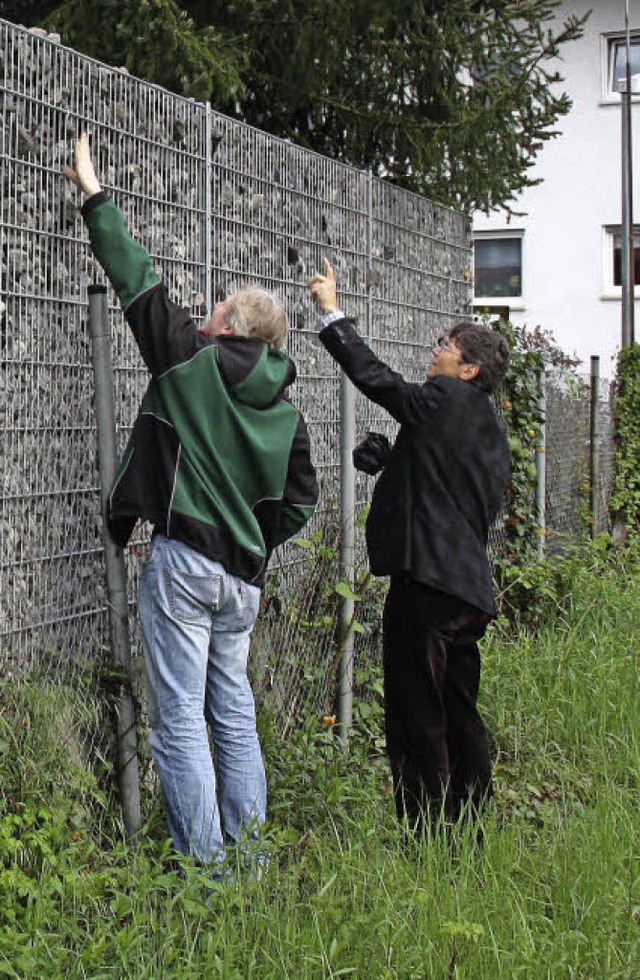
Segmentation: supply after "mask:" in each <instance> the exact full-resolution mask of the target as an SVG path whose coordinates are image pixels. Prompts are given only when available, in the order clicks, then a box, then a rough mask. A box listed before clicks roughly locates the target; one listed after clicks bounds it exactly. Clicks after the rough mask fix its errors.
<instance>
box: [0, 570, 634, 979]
mask: <svg viewBox="0 0 640 980" xmlns="http://www.w3.org/2000/svg"><path fill="white" fill-rule="evenodd" d="M594 562H595V563H596V564H595V565H594V564H593V563H594ZM596 569H597V571H596ZM554 574H556V573H555V572H554ZM558 575H559V578H558V583H559V586H560V588H559V592H558V594H557V596H558V598H557V599H553V602H555V603H556V608H557V610H558V611H559V615H558V616H557V617H556V618H554V619H553V620H550V621H549V622H548V624H547V625H545V626H543V627H540V628H537V629H536V630H535V631H534V630H529V631H525V630H523V628H522V626H521V629H520V635H519V636H516V635H515V633H514V630H513V628H512V627H509V628H508V629H507V628H506V627H505V626H503V625H502V624H498V625H497V627H496V628H494V629H493V631H492V634H491V636H490V637H489V638H488V643H487V644H486V645H485V658H484V679H483V688H482V708H483V711H484V712H485V715H486V716H487V717H488V720H489V725H490V729H491V731H492V732H493V735H494V740H495V750H496V787H497V798H496V800H495V802H494V804H493V805H492V807H491V809H490V810H489V811H488V813H487V815H486V817H485V819H484V826H483V829H484V842H485V843H484V848H483V849H482V851H481V852H480V853H478V851H477V850H476V849H475V848H474V847H473V841H472V839H471V836H470V835H469V834H468V833H466V832H461V835H460V839H459V841H458V847H457V848H456V849H455V853H454V852H452V850H451V849H449V848H446V847H444V846H442V844H441V842H440V841H439V840H438V839H437V838H434V839H433V840H432V841H430V842H429V843H428V844H426V845H425V844H417V843H416V844H409V845H405V846H403V845H402V843H401V841H400V838H399V834H398V828H397V826H396V822H395V816H394V807H393V801H392V798H391V797H390V795H389V785H388V772H387V768H386V764H385V762H384V759H383V757H382V756H381V755H380V752H379V750H377V748H376V745H377V744H378V742H377V740H379V739H380V737H381V733H380V715H379V713H378V714H376V711H373V712H372V714H370V715H369V716H367V714H366V712H365V713H363V714H362V717H361V722H362V727H361V728H360V729H359V730H358V731H356V732H355V733H354V737H353V738H352V740H351V743H350V749H349V752H348V753H347V754H345V752H344V750H343V746H342V743H341V742H340V741H339V740H338V739H337V738H336V737H335V736H334V734H333V732H332V729H331V727H326V728H323V727H322V726H321V724H320V722H319V719H318V721H317V722H316V721H314V722H311V721H310V722H309V723H308V724H307V725H306V726H304V727H303V728H302V729H300V730H298V731H296V732H293V733H291V734H290V736H289V738H288V739H287V740H286V741H285V740H282V738H281V737H280V736H279V735H278V732H277V728H276V726H275V725H274V724H273V723H272V722H271V721H270V720H269V719H268V718H262V720H261V727H262V732H261V735H262V739H263V744H264V747H265V752H266V755H267V769H268V773H269V776H270V794H271V795H270V800H271V802H270V824H269V825H268V826H267V828H266V829H265V840H264V842H263V843H264V844H265V845H268V847H269V849H270V851H271V854H272V860H271V862H270V864H269V866H268V868H267V869H266V870H265V873H264V874H263V875H262V877H260V878H256V877H255V876H253V877H252V876H251V875H247V874H244V873H240V874H238V875H237V877H236V879H235V880H234V881H230V882H227V883H226V884H225V885H224V886H223V887H215V886H213V885H212V883H211V882H210V881H209V880H208V878H207V876H206V875H205V874H203V873H202V871H201V870H198V869H196V868H193V867H191V866H190V865H189V863H188V862H181V864H180V867H176V861H175V856H174V855H173V854H172V852H171V850H170V848H169V846H168V844H167V842H166V841H165V839H164V830H163V827H162V820H161V814H160V811H159V809H157V810H156V811H154V813H153V815H152V818H151V821H150V824H149V826H148V828H147V832H146V833H145V835H144V836H143V839H142V842H141V844H140V846H139V847H138V848H137V849H135V850H134V849H131V848H130V847H128V846H126V845H125V843H124V842H123V839H122V835H121V834H120V832H119V829H118V825H117V821H116V820H115V819H114V817H113V805H112V802H111V801H110V799H109V798H108V797H106V796H105V795H104V791H103V789H102V787H101V785H100V781H99V780H97V779H96V778H95V776H94V775H93V773H92V771H91V769H90V768H89V767H88V766H87V764H86V758H85V755H84V750H82V751H81V745H82V742H81V740H80V741H78V733H79V732H80V731H81V728H82V725H79V724H78V720H77V719H78V718H82V717H83V712H84V713H85V714H86V711H87V710H88V708H87V704H86V698H85V697H84V695H82V693H80V695H78V694H76V693H75V692H74V691H73V690H71V689H70V688H65V689H64V691H63V690H62V689H58V690H57V691H56V690H51V689H49V688H48V687H47V685H45V684H43V683H40V682H38V683H36V684H35V685H33V686H31V687H29V685H26V684H23V685H17V686H16V685H13V686H12V687H11V688H9V686H8V685H4V686H3V687H2V688H1V689H0V716H1V720H0V778H1V780H2V784H1V785H2V792H1V794H0V893H1V894H2V896H3V901H2V903H1V904H0V975H4V976H9V977H20V978H22V977H34V978H35V977H37V978H65V980H72V978H84V977H88V978H92V980H102V978H108V977H109V978H112V977H118V978H121V977H127V978H141V980H142V978H145V980H148V978H163V980H165V978H174V977H175V978H180V980H184V978H186V980H190V978H194V980H195V978H202V977H207V978H216V977H220V978H224V980H235V978H237V980H246V978H253V977H256V978H260V980H263V978H264V980H270V978H274V980H276V978H277V980H282V978H292V980H294V978H295V980H306V978H310V980H311V978H325V977H326V978H330V977H345V976H346V977H356V978H361V980H362V978H365V980H368V978H376V980H377V978H387V980H388V978H396V977H397V978H402V980H410V978H414V980H427V978H428V980H431V978H437V980H440V978H442V980H445V978H446V980H448V978H454V977H455V978H468V980H471V978H473V980H477V978H480V980H484V978H486V980H503V978H504V980H512V978H517V977H523V978H526V980H530V978H532V980H537V978H540V980H543V978H544V980H547V978H556V977H557V978H565V977H566V978H582V980H587V978H594V980H595V978H597V980H601V978H603V980H633V978H634V977H636V976H638V975H639V973H638V963H639V962H640V868H639V866H638V850H639V836H640V834H639V830H638V819H637V813H638V803H639V800H638V783H639V772H640V713H639V712H638V710H637V705H638V694H639V693H640V690H639V687H640V685H639V680H638V678H639V670H638V668H639V666H640V663H639V660H638V657H639V651H640V617H639V616H638V602H637V594H638V585H639V584H640V577H639V575H638V571H637V569H635V570H634V569H633V568H631V567H618V568H616V567H612V566H611V564H610V563H609V562H608V561H604V559H603V558H602V557H601V556H596V558H590V559H589V560H588V561H584V560H579V559H578V558H577V557H576V556H573V557H569V558H567V560H566V563H565V565H564V567H563V568H562V569H561V573H560V571H559V572H558ZM366 670H367V671H369V673H368V674H367V676H365V677H362V678H361V679H360V680H361V681H362V688H363V689H366V688H367V687H369V686H370V685H371V684H374V683H375V682H376V679H375V676H374V674H373V672H372V671H373V668H371V667H367V668H366ZM63 703H64V705H65V711H66V714H64V715H63V714H62V704H63ZM356 707H357V706H356ZM376 710H377V709H376ZM24 718H27V719H28V723H27V724H23V719H24ZM56 719H57V721H56ZM74 719H75V721H74ZM68 729H69V730H71V731H73V732H75V735H74V737H73V738H65V736H64V732H66V731H67V730H68Z"/></svg>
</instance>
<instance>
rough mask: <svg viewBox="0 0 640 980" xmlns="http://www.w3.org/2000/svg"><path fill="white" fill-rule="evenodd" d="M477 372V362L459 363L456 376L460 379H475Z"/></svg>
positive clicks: (478, 369)
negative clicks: (458, 370)
mask: <svg viewBox="0 0 640 980" xmlns="http://www.w3.org/2000/svg"><path fill="white" fill-rule="evenodd" d="M479 374H480V368H479V366H478V365H477V364H461V365H460V372H459V374H458V377H459V378H460V380H461V381H475V379H476V378H477V377H478V375H479Z"/></svg>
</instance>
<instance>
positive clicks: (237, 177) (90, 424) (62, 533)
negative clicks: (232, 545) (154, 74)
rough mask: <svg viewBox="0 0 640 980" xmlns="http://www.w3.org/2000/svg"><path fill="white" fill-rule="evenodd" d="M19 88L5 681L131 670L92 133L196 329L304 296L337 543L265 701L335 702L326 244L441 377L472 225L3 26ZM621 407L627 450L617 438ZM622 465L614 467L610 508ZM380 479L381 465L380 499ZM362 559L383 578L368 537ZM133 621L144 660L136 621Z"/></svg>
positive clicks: (306, 340) (564, 518) (383, 424)
mask: <svg viewBox="0 0 640 980" xmlns="http://www.w3.org/2000/svg"><path fill="white" fill-rule="evenodd" d="M0 97H1V100H2V120H3V125H2V129H1V131H0V184H1V186H2V189H3V193H2V202H1V211H0V224H1V226H2V234H3V250H2V266H1V281H0V302H1V306H0V313H1V315H2V319H1V322H0V358H1V366H0V433H1V436H0V437H1V440H2V447H1V450H0V468H1V496H0V536H1V539H2V547H1V548H0V644H1V647H0V668H1V669H2V671H3V672H4V674H5V676H6V675H7V673H8V672H10V671H15V672H18V671H22V670H25V669H39V670H41V671H42V673H43V676H46V677H47V678H49V679H50V680H51V681H52V682H56V679H60V683H62V678H64V679H65V681H71V682H72V683H73V684H74V685H75V686H77V684H78V683H80V682H82V683H85V684H86V683H93V680H92V679H93V678H94V677H95V678H100V677H101V676H102V673H103V672H102V670H101V669H99V670H96V667H101V665H103V664H108V663H109V653H108V648H109V641H108V636H107V616H106V596H105V589H104V585H103V568H102V546H101V538H100V504H99V490H98V485H97V466H96V459H95V455H96V429H95V420H94V414H93V405H92V396H93V377H92V368H91V352H90V339H89V331H88V328H87V288H88V286H89V285H90V284H92V283H94V282H100V281H102V278H103V277H102V273H101V271H100V270H99V269H98V268H97V266H96V263H95V262H94V260H93V259H92V256H91V253H90V250H89V248H88V243H87V236H86V233H85V230H84V227H83V224H82V221H81V219H80V216H79V200H78V194H77V192H76V190H75V188H73V187H72V186H71V185H70V183H69V182H68V181H67V180H65V179H64V178H63V177H62V175H61V171H62V167H63V166H64V165H65V164H67V163H68V162H69V160H70V156H71V152H72V147H73V142H74V140H75V138H76V136H77V135H78V133H79V132H80V131H81V130H86V131H88V132H89V133H90V136H91V139H92V146H93V151H94V156H95V159H96V166H97V170H98V173H99V175H100V176H101V178H102V180H103V183H104V186H105V188H106V189H107V190H108V191H109V193H110V194H111V195H112V197H113V198H114V200H115V201H116V203H117V204H118V205H119V206H120V207H121V208H122V210H123V211H124V213H125V216H126V218H127V221H128V223H129V226H130V228H131V230H132V233H133V234H134V235H135V236H136V237H138V238H139V239H140V240H141V241H142V242H143V244H144V245H145V247H146V248H147V249H148V250H149V251H150V253H151V254H152V256H153V258H154V260H155V262H156V265H157V267H158V269H159V271H160V272H161V274H162V275H163V277H164V278H165V280H166V281H167V284H168V287H169V290H170V293H171V295H172V296H173V298H174V299H176V300H177V301H179V302H181V303H184V304H185V305H188V306H190V307H191V309H192V311H193V313H194V317H195V318H196V320H198V319H200V318H202V317H203V316H204V315H205V313H206V311H207V310H208V309H209V308H210V307H211V304H212V303H213V302H215V301H216V299H218V298H220V297H222V296H225V295H228V294H229V293H231V292H233V291H234V290H236V289H237V288H238V287H239V286H241V285H244V284H246V283H248V282H254V283H258V284H262V285H265V286H266V287H267V288H271V289H274V290H275V291H276V292H277V293H278V294H279V295H280V296H281V297H282V299H283V300H284V302H285V304H286V307H287V310H288V313H289V316H290V321H291V334H290V339H289V344H288V347H289V351H290V353H291V355H292V357H293V359H294V360H295V362H296V364H297V366H298V381H297V383H296V384H295V386H294V388H293V389H292V397H293V400H294V402H295V403H296V404H297V405H298V407H300V408H301V410H302V411H303V413H304V415H305V417H306V418H307V420H308V424H309V430H310V436H311V440H312V447H313V456H314V462H315V465H316V468H317V470H318V476H319V480H320V486H321V500H320V506H319V508H318V511H317V513H316V515H315V517H314V519H313V521H312V523H311V525H310V527H309V528H308V529H307V530H306V531H305V537H307V538H309V539H312V538H313V536H314V535H316V538H317V540H315V544H314V546H313V548H309V547H307V548H304V547H300V546H299V545H297V544H295V543H290V544H288V545H287V546H285V547H284V548H282V549H280V550H279V552H278V553H277V555H276V556H275V559H274V561H273V562H272V569H271V572H270V574H269V578H268V582H267V586H266V589H265V596H264V609H263V613H262V616H261V618H260V620H259V624H258V626H257V628H256V633H255V641H254V645H253V650H254V654H253V669H254V675H255V685H256V692H257V696H258V699H259V700H260V701H261V702H262V703H263V704H269V705H270V707H271V708H272V710H273V711H274V712H275V713H276V714H277V716H278V718H279V720H280V725H281V728H282V729H283V730H285V731H286V730H287V729H288V728H290V727H291V726H292V725H294V724H295V723H296V721H297V719H299V718H302V717H306V716H307V715H308V714H309V713H314V714H317V715H321V714H322V713H323V712H329V711H330V710H331V707H332V704H333V696H334V691H335V657H336V653H335V650H336V644H335V635H334V634H335V627H334V624H335V622H336V619H337V616H336V612H337V602H338V598H337V596H336V594H335V591H334V589H333V585H334V584H335V579H336V575H337V573H336V562H335V553H336V551H337V539H338V523H339V519H338V495H339V443H340V417H339V416H340V406H339V376H338V372H337V370H336V368H335V365H334V364H333V362H332V361H331V359H330V358H329V356H328V355H327V354H326V352H325V351H324V349H323V348H322V347H321V345H320V344H319V343H318V340H317V322H316V317H315V314H314V311H313V310H312V308H311V301H310V299H309V296H308V293H307V290H306V288H305V282H306V280H307V278H308V277H309V275H310V274H311V273H312V272H313V271H315V270H317V269H320V268H321V267H322V257H323V256H325V255H326V256H327V257H328V258H329V259H330V260H331V261H332V262H333V264H334V265H335V267H336V270H337V276H338V279H339V283H340V295H341V303H342V305H343V306H344V308H345V309H346V310H347V311H348V312H349V313H351V314H353V315H355V316H357V317H358V318H359V321H360V325H361V329H362V332H363V333H364V334H365V335H366V336H367V337H368V339H369V341H370V343H371V345H372V347H373V349H374V350H375V351H376V352H377V353H378V354H379V355H380V356H381V357H382V358H383V359H384V360H386V361H387V362H388V363H389V364H391V366H392V367H394V368H395V369H396V370H398V371H401V372H402V373H403V374H404V375H405V377H407V378H409V379H410V380H421V379H422V377H423V375H424V368H425V363H426V360H427V357H428V350H429V348H430V346H431V344H432V343H433V341H434V339H435V338H436V337H437V336H439V335H440V334H441V333H444V332H446V330H447V328H448V327H449V326H450V325H451V324H452V323H453V322H454V321H455V319H456V318H459V317H460V316H461V315H464V314H467V313H468V312H469V310H470V299H471V292H470V265H471V242H470V228H469V223H468V221H467V220H466V219H465V218H464V217H463V216H462V215H460V214H458V213H456V212H454V211H452V210H450V209H447V208H443V207H438V206H436V205H434V204H432V203H431V202H429V201H427V200H424V199H422V198H420V197H417V196H416V195H413V194H411V193H408V192H405V191H402V190H400V189H398V188H395V187H393V186H390V185H388V184H386V183H384V182H383V181H380V180H378V179H374V178H371V177H370V176H369V175H367V174H365V173H363V172H361V171H358V170H356V169H353V168H349V167H346V166H343V165H341V164H339V163H336V162H334V161H331V160H329V159H327V158H324V157H320V156H318V155H316V154H314V153H311V152H308V151H306V150H303V149H300V148H299V147H296V146H293V145H292V144H290V143H287V142H284V141H282V140H279V139H276V138H274V137H271V136H268V135H266V134H264V133H262V132H259V131H257V130H255V129H252V128H250V127H247V126H245V125H243V124H241V123H239V122H236V121H233V120H231V119H228V118H225V117H223V116H221V115H219V114H217V113H216V112H214V111H212V110H211V108H210V107H209V106H208V105H204V104H199V103H196V102H193V101H192V100H185V99H182V98H179V97H177V96H175V95H172V94H171V93H169V92H166V91H164V90H162V89H159V88H157V87H155V86H152V85H149V84H147V83H144V82H141V81H139V80H137V79H134V78H132V77H130V76H129V75H128V74H127V73H126V72H124V71H121V70H118V69H114V68H109V67H106V66H104V65H102V64H99V63H96V62H94V61H92V60H90V59H88V58H86V57H84V56H81V55H79V54H78V53H76V52H74V51H71V50H69V49H66V48H64V47H62V46H61V45H60V44H59V43H55V42H53V41H52V40H50V39H48V38H46V37H43V36H40V35H38V34H34V33H33V32H30V31H27V30H25V29H22V28H18V27H15V26H14V25H11V24H8V23H6V22H3V21H0ZM112 298H113V297H112ZM110 317H111V325H112V342H113V362H114V374H115V379H114V382H115V396H116V414H117V432H118V439H119V442H120V446H121V447H122V446H123V445H124V443H125V441H126V439H127V437H128V434H129V432H130V428H131V426H132V424H133V420H134V418H135V414H136V410H137V406H138V403H139V401H140V398H141V396H142V394H143V392H144V389H145V387H146V383H147V374H146V371H145V369H144V367H143V365H142V362H141V359H140V357H139V354H138V351H137V348H136V347H135V344H134V342H133V339H132V337H131V335H130V332H129V330H128V329H127V328H126V326H125V324H124V321H123V318H122V315H121V313H120V311H119V310H118V309H116V308H112V309H111V311H110ZM547 397H548V406H549V415H548V418H549V421H548V431H547V447H548V465H547V472H548V482H547V514H548V525H549V528H550V529H551V528H553V530H556V529H557V530H558V531H559V532H563V533H564V532H567V533H571V534H573V533H575V532H576V529H577V527H578V525H579V511H580V503H579V500H580V498H579V486H580V481H581V480H582V469H581V467H582V465H583V464H582V462H581V461H582V460H583V456H584V451H585V445H586V441H588V431H587V432H586V434H585V429H584V415H585V411H586V412H587V416H588V407H587V408H585V405H587V406H588V399H587V401H585V399H584V392H581V393H575V392H564V391H559V392H556V391H555V390H554V389H552V388H549V390H548V395H547ZM607 405H608V402H607ZM603 411H604V409H603ZM607 412H608V408H607ZM605 414H606V412H605ZM606 419H607V421H606V424H603V426H602V428H601V437H602V440H603V447H604V446H605V443H606V446H610V415H608V414H607V415H606ZM369 429H376V430H378V431H381V432H386V433H387V434H388V435H389V436H392V435H393V431H394V427H393V423H392V422H391V420H390V419H389V418H388V417H387V416H382V415H381V413H380V411H379V410H378V409H376V407H375V406H372V405H371V404H370V403H367V402H366V401H365V400H364V399H362V398H361V397H360V396H358V398H357V402H356V437H357V438H359V437H360V436H362V435H363V434H364V433H365V432H366V431H367V430H369ZM603 451H604V450H603ZM606 451H607V452H608V449H607V450H606ZM609 473H610V470H607V468H606V467H603V468H602V469H601V474H602V487H601V493H602V496H603V501H604V499H605V498H606V494H607V487H608V485H609V483H608V481H609V479H610V477H609V475H608V474H609ZM371 489H372V481H371V480H370V478H367V477H364V476H361V475H359V476H358V482H357V501H358V505H359V506H360V505H363V504H365V503H366V501H367V500H368V499H370V494H371ZM602 512H603V513H604V512H605V510H604V508H603V511H602ZM320 533H321V534H322V539H321V540H320V537H319V536H320ZM499 534H500V532H499V529H496V530H495V531H494V540H496V536H497V539H498V541H499ZM147 544H148V529H146V528H140V529H139V531H138V533H137V534H136V537H135V540H134V541H133V542H132V543H131V545H130V547H129V549H128V552H127V555H126V560H127V567H128V574H129V582H130V589H131V592H130V596H131V602H132V604H133V602H134V597H135V594H136V585H137V578H138V573H139V569H140V567H141V564H142V561H143V559H144V556H145V553H146V549H147ZM357 555H358V559H357V562H358V571H359V573H360V572H363V571H364V556H363V549H362V543H361V536H360V538H359V545H358V548H357ZM376 588H377V587H376ZM376 588H374V589H371V590H370V592H369V593H368V595H370V596H371V599H370V600H368V602H369V606H367V605H366V604H365V606H364V607H363V609H362V610H361V612H360V616H361V618H363V619H364V620H365V621H369V631H368V632H367V633H365V634H362V635H359V636H358V638H357V644H356V658H358V657H364V658H366V657H368V656H371V655H373V652H374V651H375V650H376V649H377V643H378V630H379V625H378V618H377V615H374V614H373V613H372V612H371V610H372V609H373V608H374V606H375V604H376V602H377V598H376V597H377V591H376ZM132 628H133V633H134V651H135V650H137V649H138V647H139V643H138V638H137V632H136V630H137V628H136V626H135V617H132ZM137 662H138V663H139V662H140V658H139V657H138V658H137ZM87 678H89V681H87ZM97 683H98V680H96V684H97Z"/></svg>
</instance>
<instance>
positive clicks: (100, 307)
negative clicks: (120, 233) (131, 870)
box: [88, 284, 142, 838]
mask: <svg viewBox="0 0 640 980" xmlns="http://www.w3.org/2000/svg"><path fill="white" fill-rule="evenodd" d="M88 292H89V325H90V328H91V340H92V346H91V350H92V361H93V372H94V378H95V412H96V422H97V430H98V469H99V475H100V500H101V505H102V541H103V545H104V560H105V575H106V583H107V604H108V609H109V636H110V639H111V651H112V654H113V659H114V661H115V663H116V664H117V665H118V666H119V667H120V668H121V669H122V672H123V685H122V693H121V696H120V699H119V701H118V703H117V705H116V719H117V721H116V739H117V744H116V759H117V775H118V785H119V788H120V797H121V805H122V817H123V821H124V827H125V832H126V834H127V837H129V838H133V837H135V835H136V834H137V832H138V831H139V830H140V826H141V822H142V821H141V814H140V779H139V772H138V750H137V744H136V722H135V710H134V704H133V696H132V693H131V643H130V638H129V605H128V599H127V575H126V570H125V565H124V556H123V554H122V549H121V548H118V547H117V546H116V545H115V544H114V542H113V541H112V540H111V538H110V537H109V534H108V531H107V526H106V520H105V515H106V507H107V498H108V495H109V490H110V488H111V484H112V483H113V478H114V475H115V471H116V467H117V446H116V433H115V407H114V398H113V369H112V362H111V333H110V330H109V315H108V309H107V289H106V286H102V285H97V284H96V285H92V286H89V290H88Z"/></svg>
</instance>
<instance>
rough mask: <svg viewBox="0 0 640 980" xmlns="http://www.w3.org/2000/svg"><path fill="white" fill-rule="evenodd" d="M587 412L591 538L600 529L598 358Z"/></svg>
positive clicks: (593, 360)
mask: <svg viewBox="0 0 640 980" xmlns="http://www.w3.org/2000/svg"><path fill="white" fill-rule="evenodd" d="M590 393H591V399H590V405H589V408H590V412H589V484H590V491H589V497H590V505H591V537H592V538H595V536H596V535H597V534H598V531H599V528H600V492H599V491H600V358H599V357H596V356H593V357H592V358H591V373H590Z"/></svg>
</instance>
